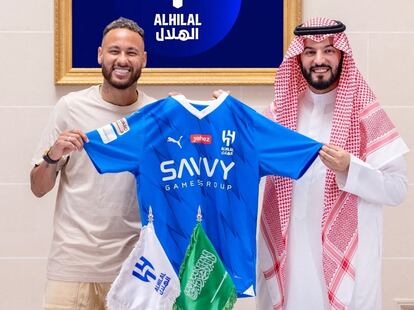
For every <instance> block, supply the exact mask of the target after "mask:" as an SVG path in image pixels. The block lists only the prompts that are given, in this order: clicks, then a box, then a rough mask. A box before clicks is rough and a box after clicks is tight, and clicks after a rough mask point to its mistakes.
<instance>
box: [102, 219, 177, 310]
mask: <svg viewBox="0 0 414 310" xmlns="http://www.w3.org/2000/svg"><path fill="white" fill-rule="evenodd" d="M179 295H180V281H179V279H178V276H177V274H176V273H175V271H174V269H173V267H172V265H171V263H170V261H169V260H168V257H167V255H166V254H165V252H164V249H163V248H162V246H161V244H160V242H159V240H158V238H157V235H156V234H155V231H154V226H153V224H152V223H151V222H149V223H148V225H146V226H144V227H143V228H142V230H141V235H140V238H139V241H138V242H137V245H136V246H135V248H134V250H133V251H132V252H131V254H130V255H129V257H128V258H127V259H126V261H125V262H124V263H123V265H122V268H121V271H120V273H119V275H118V277H117V278H116V279H115V281H114V282H113V284H112V287H111V289H110V291H109V293H108V296H107V306H108V309H109V310H141V309H145V310H161V309H162V310H164V309H165V310H166V309H172V306H173V304H174V301H175V299H176V298H177V297H178V296H179Z"/></svg>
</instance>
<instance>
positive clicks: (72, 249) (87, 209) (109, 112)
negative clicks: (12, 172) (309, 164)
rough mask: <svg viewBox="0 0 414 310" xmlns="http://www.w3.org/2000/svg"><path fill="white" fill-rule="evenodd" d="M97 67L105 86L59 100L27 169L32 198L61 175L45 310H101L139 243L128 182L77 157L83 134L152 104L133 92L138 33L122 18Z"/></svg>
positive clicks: (109, 31) (139, 61)
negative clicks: (99, 172)
mask: <svg viewBox="0 0 414 310" xmlns="http://www.w3.org/2000/svg"><path fill="white" fill-rule="evenodd" d="M98 62H99V64H100V65H101V66H102V74H103V77H104V81H103V84H102V85H99V86H98V85H97V86H92V87H90V88H88V89H85V90H81V91H77V92H73V93H70V94H68V95H66V96H64V97H62V98H61V99H60V100H59V102H58V103H57V105H56V106H55V107H54V109H53V112H52V114H51V117H50V120H49V123H48V125H47V126H46V129H45V131H44V133H43V136H42V138H41V140H40V142H39V145H38V147H37V150H36V152H35V153H34V157H33V161H32V162H33V164H34V168H33V169H32V171H31V174H30V182H31V189H32V192H33V193H34V194H35V195H36V196H37V197H42V196H43V195H45V194H46V193H48V192H49V191H50V190H52V189H53V187H54V186H55V183H56V180H57V176H58V175H59V172H60V183H59V188H58V192H57V198H56V206H55V216H54V232H53V239H52V245H51V249H50V255H49V260H48V266H47V278H48V281H47V287H46V293H45V302H44V307H45V309H104V308H105V296H106V293H107V291H108V290H109V288H110V284H111V282H112V281H113V280H114V279H115V277H116V276H117V274H118V272H119V269H120V267H121V264H122V262H123V261H124V260H125V259H126V257H127V256H128V254H129V253H130V252H131V250H132V248H133V246H134V245H135V243H136V242H137V240H138V237H139V231H140V218H139V214H138V208H137V200H136V193H135V179H134V176H133V175H132V174H129V173H127V172H126V173H120V174H114V175H112V174H108V175H99V174H98V173H97V172H96V170H95V168H94V167H93V165H92V163H91V162H90V160H89V159H88V158H87V155H86V153H85V152H78V151H80V150H82V148H83V143H84V142H85V141H86V139H87V138H86V136H85V134H84V132H86V131H90V130H92V129H95V128H98V127H101V126H103V125H105V124H107V123H109V122H112V121H115V120H118V119H120V118H122V117H124V116H125V115H127V114H130V113H132V112H134V111H135V110H137V109H138V108H140V107H141V106H142V105H145V104H147V103H149V102H152V101H155V100H154V99H153V98H150V97H148V96H147V95H146V94H144V93H143V92H141V91H139V90H138V89H137V86H136V82H137V80H138V79H139V77H140V74H141V69H142V68H143V67H145V64H146V52H145V49H144V32H143V30H142V29H141V28H140V27H139V26H138V25H137V24H136V23H135V22H133V21H132V20H129V19H125V18H119V19H118V20H116V21H113V22H112V23H110V24H109V25H108V26H107V27H106V28H105V30H104V32H103V39H102V46H101V47H99V49H98ZM75 151H76V152H75ZM42 154H43V155H42Z"/></svg>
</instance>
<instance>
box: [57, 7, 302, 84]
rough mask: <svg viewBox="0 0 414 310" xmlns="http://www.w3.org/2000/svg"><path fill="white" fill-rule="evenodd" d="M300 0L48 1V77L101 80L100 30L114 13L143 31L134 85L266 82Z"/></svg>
mask: <svg viewBox="0 0 414 310" xmlns="http://www.w3.org/2000/svg"><path fill="white" fill-rule="evenodd" d="M300 1H301V0H210V1H208V2H207V1H201V0H151V1H147V0H88V1H81V0H55V83H56V84H58V85H68V84H72V85H74V84H97V83H100V82H101V81H102V76H101V70H100V66H99V64H98V62H97V50H98V47H99V46H100V44H101V40H102V31H103V29H104V28H105V26H106V25H107V24H109V23H110V22H111V21H113V20H115V19H117V18H118V17H120V16H123V17H126V18H130V19H132V20H134V21H136V22H137V23H138V24H139V25H140V26H141V27H142V28H143V29H144V30H145V48H146V51H147V53H148V61H147V67H146V68H145V69H144V70H143V73H142V75H141V78H140V80H139V83H140V84H147V85H148V84H151V85H166V84H187V85H206V84H227V85H247V84H272V83H273V81H274V77H275V73H276V70H277V67H278V66H279V64H280V63H281V61H282V59H283V54H284V52H285V50H286V49H287V47H288V44H289V43H290V41H291V39H292V37H293V29H294V27H295V26H296V25H297V24H299V23H300V21H301V2H300Z"/></svg>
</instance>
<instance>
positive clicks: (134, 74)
mask: <svg viewBox="0 0 414 310" xmlns="http://www.w3.org/2000/svg"><path fill="white" fill-rule="evenodd" d="M112 71H113V69H112V68H107V67H105V66H104V65H102V75H103V77H104V79H105V80H106V81H107V82H108V84H109V85H111V86H113V87H114V88H117V89H127V88H128V87H130V86H131V85H133V84H135V83H136V82H137V81H138V79H139V78H140V76H141V68H139V69H137V70H134V69H132V68H131V76H130V78H129V79H128V80H126V81H119V82H118V81H115V80H114V79H113V78H112Z"/></svg>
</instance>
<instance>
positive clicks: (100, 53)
mask: <svg viewBox="0 0 414 310" xmlns="http://www.w3.org/2000/svg"><path fill="white" fill-rule="evenodd" d="M102 58H103V50H102V47H100V46H99V47H98V64H100V65H102Z"/></svg>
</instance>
